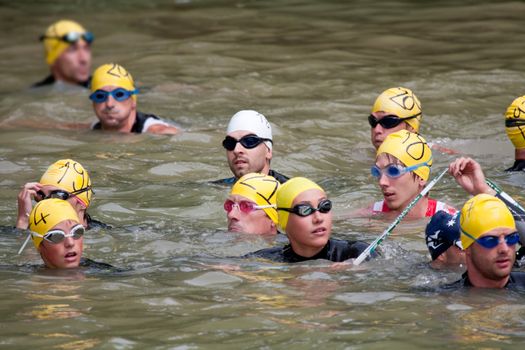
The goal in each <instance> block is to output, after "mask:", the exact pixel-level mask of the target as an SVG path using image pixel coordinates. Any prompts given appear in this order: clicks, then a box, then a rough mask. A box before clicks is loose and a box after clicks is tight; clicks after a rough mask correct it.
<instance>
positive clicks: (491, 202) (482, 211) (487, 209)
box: [460, 194, 516, 249]
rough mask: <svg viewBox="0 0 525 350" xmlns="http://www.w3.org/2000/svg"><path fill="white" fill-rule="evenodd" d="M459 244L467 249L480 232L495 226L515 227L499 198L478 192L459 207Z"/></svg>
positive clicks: (513, 228)
mask: <svg viewBox="0 0 525 350" xmlns="http://www.w3.org/2000/svg"><path fill="white" fill-rule="evenodd" d="M460 227H461V233H462V235H461V244H462V245H463V249H467V248H468V247H469V246H470V245H471V244H472V243H474V240H473V239H472V238H470V237H468V236H467V235H466V234H465V233H467V234H469V235H471V236H472V237H475V238H478V237H480V236H481V235H482V234H484V233H487V232H489V231H492V230H494V229H496V228H510V229H512V230H515V229H516V224H515V222H514V218H513V217H512V214H511V212H510V210H509V209H508V208H507V206H506V205H505V203H503V201H501V199H499V198H496V197H494V196H491V195H488V194H478V195H477V196H475V197H472V198H471V199H469V200H468V201H467V202H466V203H465V205H464V206H463V208H462V209H461V216H460Z"/></svg>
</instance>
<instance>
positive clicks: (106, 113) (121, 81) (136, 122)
mask: <svg viewBox="0 0 525 350" xmlns="http://www.w3.org/2000/svg"><path fill="white" fill-rule="evenodd" d="M138 92H139V91H138V89H137V88H136V87H135V83H134V82H133V77H132V76H131V74H130V73H129V72H128V71H126V69H124V67H122V66H119V65H118V64H114V63H111V64H104V65H102V66H100V67H98V68H97V69H96V70H95V72H94V73H93V79H92V82H91V95H89V99H90V100H91V101H93V110H94V111H95V114H96V115H97V118H98V120H99V121H98V122H95V123H94V124H93V125H92V126H91V128H92V129H94V130H106V131H118V132H125V133H137V134H140V133H145V132H147V133H153V134H176V133H178V132H180V130H179V129H178V128H176V127H175V126H173V125H170V124H168V123H167V122H165V121H163V120H162V119H160V118H159V117H157V116H155V115H153V114H145V113H141V112H139V111H138V110H137V94H138Z"/></svg>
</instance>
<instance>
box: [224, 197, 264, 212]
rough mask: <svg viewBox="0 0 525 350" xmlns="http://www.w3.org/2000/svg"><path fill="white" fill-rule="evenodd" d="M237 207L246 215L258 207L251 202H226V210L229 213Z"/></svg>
mask: <svg viewBox="0 0 525 350" xmlns="http://www.w3.org/2000/svg"><path fill="white" fill-rule="evenodd" d="M235 206H237V207H238V208H239V210H240V211H242V212H243V213H246V214H248V213H251V212H252V211H254V210H256V209H257V206H256V205H255V204H254V203H252V202H249V201H240V202H234V201H232V200H230V199H228V200H227V201H226V202H224V210H226V212H227V213H229V212H231V211H232V210H233V207H235Z"/></svg>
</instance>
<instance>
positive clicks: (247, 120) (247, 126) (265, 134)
mask: <svg viewBox="0 0 525 350" xmlns="http://www.w3.org/2000/svg"><path fill="white" fill-rule="evenodd" d="M239 130H243V131H249V132H251V133H253V134H255V135H257V136H259V137H261V138H263V139H270V140H273V139H272V126H271V125H270V123H269V122H268V120H267V119H266V117H265V116H264V115H262V114H261V113H259V112H256V111H252V110H243V111H239V112H237V113H235V114H234V115H233V117H232V118H231V119H230V123H229V124H228V129H227V130H226V134H228V135H229V134H230V133H232V132H234V131H239ZM264 144H265V145H266V146H268V148H269V149H270V150H271V149H272V143H271V142H270V141H265V142H264Z"/></svg>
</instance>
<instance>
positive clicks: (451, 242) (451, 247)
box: [425, 211, 465, 269]
mask: <svg viewBox="0 0 525 350" xmlns="http://www.w3.org/2000/svg"><path fill="white" fill-rule="evenodd" d="M425 239H426V242H427V248H428V251H429V252H430V256H431V258H432V261H431V262H430V266H431V267H432V268H434V269H443V268H451V267H461V266H464V265H465V252H464V251H463V247H462V246H461V240H460V231H459V212H457V213H456V214H454V215H451V214H449V213H447V212H445V211H438V212H437V213H436V214H435V215H434V216H433V217H432V219H431V220H430V222H429V223H428V225H427V227H426V229H425Z"/></svg>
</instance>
